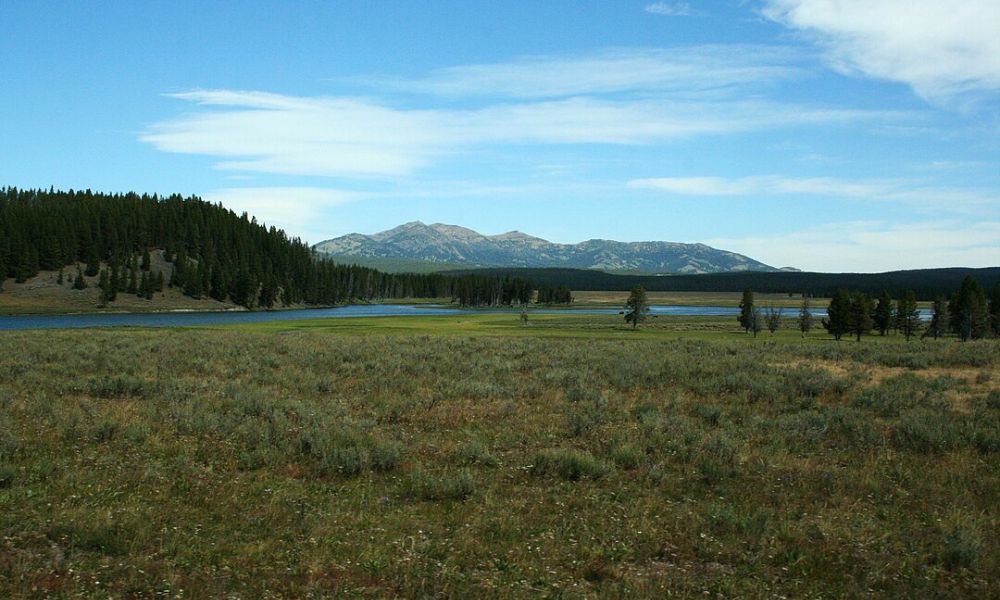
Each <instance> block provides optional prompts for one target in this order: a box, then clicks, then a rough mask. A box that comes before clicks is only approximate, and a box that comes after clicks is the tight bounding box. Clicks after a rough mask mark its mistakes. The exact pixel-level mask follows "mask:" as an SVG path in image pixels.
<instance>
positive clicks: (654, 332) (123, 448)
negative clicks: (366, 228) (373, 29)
mask: <svg viewBox="0 0 1000 600" xmlns="http://www.w3.org/2000/svg"><path fill="white" fill-rule="evenodd" d="M620 319H621V318H620V317H615V316H594V315H556V316H545V317H543V316H532V317H531V318H530V319H529V323H528V325H527V326H522V325H520V323H519V320H518V315H517V313H516V312H514V313H511V314H510V315H472V316H461V317H458V316H441V317H424V318H380V319H340V320H325V321H296V322H285V323H268V324H260V325H253V326H243V327H231V328H215V329H173V330H154V329H116V330H78V331H25V332H4V333H2V334H0V597H3V598H45V597H56V598H61V597H65V598H69V597H94V598H98V597H99V598H109V597H111V598H129V597H164V598H167V597H169V598H321V597H431V596H434V597H523V598H537V597H553V598H586V597H668V596H671V597H698V598H703V597H795V598H819V597H822V598H830V597H858V596H883V597H955V598H959V597H978V598H987V597H997V596H1000V581H998V579H997V577H996V573H998V572H1000V508H998V504H997V498H998V493H1000V342H998V341H996V340H988V341H977V342H968V343H959V342H957V341H956V340H954V339H943V340H937V341H934V340H925V341H911V342H909V343H906V342H904V341H902V339H901V337H899V336H890V337H888V338H885V339H879V338H877V336H872V337H869V338H866V339H865V340H863V341H862V342H861V343H856V342H854V341H847V340H845V341H842V342H839V343H837V342H833V341H832V340H830V339H829V338H828V337H826V336H825V335H822V334H821V333H820V332H817V331H814V332H813V333H811V334H810V336H809V337H807V338H806V339H803V338H802V337H801V336H800V335H799V334H798V332H793V331H790V330H780V331H779V332H778V334H777V335H776V336H773V337H772V336H771V335H770V334H768V333H766V332H765V333H762V334H761V335H760V336H759V337H758V338H757V339H756V340H754V339H752V338H749V337H748V336H746V335H745V334H743V333H742V332H740V331H738V330H737V329H736V323H735V318H726V319H719V318H704V317H701V318H694V317H691V318H665V317H661V318H659V319H650V320H649V322H648V325H647V326H644V327H642V328H641V329H640V330H639V331H631V330H629V329H627V328H625V327H623V326H622V323H621V321H620ZM790 325H791V323H790V322H789V326H790Z"/></svg>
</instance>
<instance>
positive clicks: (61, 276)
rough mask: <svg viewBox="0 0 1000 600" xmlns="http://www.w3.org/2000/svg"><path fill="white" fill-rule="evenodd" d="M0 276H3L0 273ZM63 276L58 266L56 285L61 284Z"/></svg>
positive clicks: (61, 269)
mask: <svg viewBox="0 0 1000 600" xmlns="http://www.w3.org/2000/svg"><path fill="white" fill-rule="evenodd" d="M2 276H3V275H2V274H0V277H2ZM64 277H65V275H64V274H63V268H62V267H59V275H58V276H56V284H58V285H62V284H63V281H64Z"/></svg>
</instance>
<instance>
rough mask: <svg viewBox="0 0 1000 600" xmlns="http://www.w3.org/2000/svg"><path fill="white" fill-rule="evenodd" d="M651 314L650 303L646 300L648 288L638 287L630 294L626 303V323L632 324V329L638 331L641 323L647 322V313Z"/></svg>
mask: <svg viewBox="0 0 1000 600" xmlns="http://www.w3.org/2000/svg"><path fill="white" fill-rule="evenodd" d="M647 312H649V301H648V300H647V299H646V288H644V287H642V286H641V285H637V286H635V287H634V288H632V291H631V293H629V296H628V300H626V301H625V322H626V323H631V324H632V329H637V328H638V327H639V323H641V322H642V321H645V320H646V313H647Z"/></svg>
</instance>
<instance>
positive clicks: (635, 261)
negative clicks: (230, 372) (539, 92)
mask: <svg viewBox="0 0 1000 600" xmlns="http://www.w3.org/2000/svg"><path fill="white" fill-rule="evenodd" d="M313 249H314V250H316V251H317V252H320V253H324V254H328V255H332V256H335V257H340V258H342V259H351V258H355V259H365V258H367V259H380V260H381V259H397V260H404V261H424V262H429V263H440V264H442V265H467V266H481V267H568V268H577V269H599V270H603V271H632V272H644V273H687V274H696V273H724V272H733V271H780V270H794V269H787V268H786V269H777V268H775V267H772V266H770V265H766V264H764V263H762V262H759V261H756V260H754V259H752V258H749V257H747V256H743V255H742V254H737V253H735V252H729V251H726V250H719V249H717V248H712V247H711V246H706V245H705V244H682V243H677V242H616V241H612V240H598V239H595V240H587V241H585V242H580V243H578V244H557V243H553V242H549V241H547V240H543V239H541V238H538V237H534V236H531V235H528V234H525V233H521V232H520V231H509V232H507V233H502V234H498V235H483V234H481V233H478V232H476V231H473V230H471V229H467V228H465V227H459V226H457V225H445V224H442V223H434V224H432V225H426V224H424V223H422V222H420V221H413V222H410V223H406V224H404V225H400V226H399V227H395V228H393V229H389V230H386V231H382V232H379V233H375V234H372V235H364V234H360V233H351V234H348V235H345V236H341V237H338V238H333V239H330V240H326V241H323V242H320V243H318V244H316V245H315V246H313Z"/></svg>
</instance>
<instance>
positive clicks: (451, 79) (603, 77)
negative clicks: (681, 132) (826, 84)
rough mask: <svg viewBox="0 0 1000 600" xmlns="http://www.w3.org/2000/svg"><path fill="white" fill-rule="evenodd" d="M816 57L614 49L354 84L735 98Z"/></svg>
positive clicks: (517, 93)
mask: <svg viewBox="0 0 1000 600" xmlns="http://www.w3.org/2000/svg"><path fill="white" fill-rule="evenodd" d="M810 59H811V57H809V56H807V55H806V54H804V53H803V52H802V51H800V50H796V49H793V48H791V47H788V46H766V45H751V44H730V45H696V46H683V47H676V48H612V49H606V50H602V51H598V52H593V53H589V54H585V55H575V56H529V57H524V58H519V59H515V60H512V61H507V62H502V63H487V64H471V65H459V66H453V67H447V68H443V69H437V70H435V71H432V72H431V73H430V74H429V75H428V76H427V77H423V78H416V79H398V78H397V79H393V78H385V77H365V78H354V79H351V80H350V81H351V82H352V83H357V84H362V85H367V86H369V87H373V88H376V89H379V90H393V91H402V92H410V93H418V94H434V95H441V96H461V97H483V96H495V97H509V98H549V97H567V96H578V95H599V94H612V93H627V92H638V93H643V94H649V93H651V92H671V93H674V94H683V96H684V97H689V98H690V97H695V96H696V97H698V98H702V97H704V96H705V95H706V94H710V93H713V92H714V93H719V92H722V91H729V92H732V91H733V90H735V89H745V88H747V87H750V86H761V85H763V84H769V83H773V82H775V81H781V80H788V79H791V78H796V77H802V76H804V75H805V74H806V72H807V67H806V63H807V62H808V60H810Z"/></svg>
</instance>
